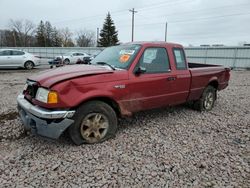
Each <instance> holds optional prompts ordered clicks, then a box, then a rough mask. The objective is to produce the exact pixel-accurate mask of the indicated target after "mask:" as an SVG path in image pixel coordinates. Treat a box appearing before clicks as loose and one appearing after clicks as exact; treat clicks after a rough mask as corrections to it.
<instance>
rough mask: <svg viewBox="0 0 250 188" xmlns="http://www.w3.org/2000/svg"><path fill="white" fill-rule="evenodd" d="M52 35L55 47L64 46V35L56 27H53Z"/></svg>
mask: <svg viewBox="0 0 250 188" xmlns="http://www.w3.org/2000/svg"><path fill="white" fill-rule="evenodd" d="M51 37H52V38H51V41H52V46H53V47H62V37H61V36H60V33H59V31H58V30H57V29H56V27H54V28H53V32H52V35H51Z"/></svg>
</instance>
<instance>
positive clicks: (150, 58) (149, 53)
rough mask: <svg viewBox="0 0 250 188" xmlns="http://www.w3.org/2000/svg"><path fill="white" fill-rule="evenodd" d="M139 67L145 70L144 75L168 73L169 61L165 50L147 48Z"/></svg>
mask: <svg viewBox="0 0 250 188" xmlns="http://www.w3.org/2000/svg"><path fill="white" fill-rule="evenodd" d="M139 66H141V67H144V68H146V73H163V72H168V71H169V69H170V67H169V59H168V54H167V51H166V49H165V48H147V49H145V51H144V53H143V55H142V56H141V58H140V61H139Z"/></svg>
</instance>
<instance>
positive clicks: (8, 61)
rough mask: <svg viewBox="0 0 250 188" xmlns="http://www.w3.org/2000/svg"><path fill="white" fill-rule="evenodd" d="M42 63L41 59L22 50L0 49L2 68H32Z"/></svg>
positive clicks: (0, 66) (0, 64)
mask: <svg viewBox="0 0 250 188" xmlns="http://www.w3.org/2000/svg"><path fill="white" fill-rule="evenodd" d="M39 64H40V59H39V58H38V57H36V56H34V55H32V54H30V53H27V52H23V51H21V50H13V49H0V68H25V69H28V70H30V69H32V68H33V67H35V66H38V65H39Z"/></svg>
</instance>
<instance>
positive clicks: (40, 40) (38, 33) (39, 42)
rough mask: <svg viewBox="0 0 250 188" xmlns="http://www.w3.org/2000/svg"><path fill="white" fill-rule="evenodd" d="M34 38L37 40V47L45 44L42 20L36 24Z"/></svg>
mask: <svg viewBox="0 0 250 188" xmlns="http://www.w3.org/2000/svg"><path fill="white" fill-rule="evenodd" d="M36 40H37V46H39V47H45V46H46V33H45V26H44V23H43V21H42V20H41V21H40V24H39V25H38V27H37V30H36Z"/></svg>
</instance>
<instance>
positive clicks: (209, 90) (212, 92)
mask: <svg viewBox="0 0 250 188" xmlns="http://www.w3.org/2000/svg"><path fill="white" fill-rule="evenodd" d="M216 95H217V92H216V89H215V88H214V87H213V86H207V87H206V88H205V89H204V91H203V93H202V96H201V98H200V99H199V100H197V101H194V109H196V110H199V111H210V110H212V108H213V107H214V103H215V100H216Z"/></svg>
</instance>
